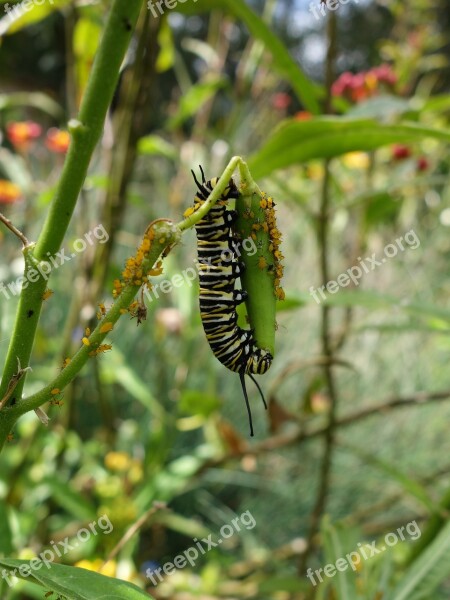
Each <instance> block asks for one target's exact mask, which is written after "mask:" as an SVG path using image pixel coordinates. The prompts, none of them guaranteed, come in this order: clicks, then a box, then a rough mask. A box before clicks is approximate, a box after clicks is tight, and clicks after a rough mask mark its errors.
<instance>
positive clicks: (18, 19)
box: [0, 0, 72, 37]
mask: <svg viewBox="0 0 450 600" xmlns="http://www.w3.org/2000/svg"><path fill="white" fill-rule="evenodd" d="M42 1H43V3H42ZM71 1H72V0H41V3H40V4H37V3H35V2H33V1H32V0H24V1H23V2H20V3H19V4H15V5H14V6H13V7H12V8H11V11H10V12H8V14H7V15H6V16H5V17H3V18H2V19H0V37H1V36H2V35H5V34H8V35H9V34H12V33H16V32H17V31H20V30H21V29H24V27H28V26H29V25H33V24H34V23H38V22H39V21H42V20H43V19H45V18H46V17H48V15H50V14H51V13H53V12H55V11H56V10H59V9H60V8H64V7H65V6H67V5H68V4H70V3H71Z"/></svg>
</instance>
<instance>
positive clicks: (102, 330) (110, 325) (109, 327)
mask: <svg viewBox="0 0 450 600" xmlns="http://www.w3.org/2000/svg"><path fill="white" fill-rule="evenodd" d="M113 327H114V324H113V323H111V322H108V323H104V324H103V325H102V326H101V327H100V333H108V331H112V329H113Z"/></svg>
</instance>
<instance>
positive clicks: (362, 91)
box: [331, 64, 397, 103]
mask: <svg viewBox="0 0 450 600" xmlns="http://www.w3.org/2000/svg"><path fill="white" fill-rule="evenodd" d="M396 83H397V76H396V74H395V73H394V72H393V70H392V68H391V67H390V66H389V65H387V64H382V65H380V66H378V67H374V68H373V69H370V70H369V71H362V72H360V73H350V72H349V71H345V72H344V73H342V75H340V76H339V77H338V79H337V80H336V81H335V82H334V83H333V86H332V88H331V92H332V94H333V96H341V97H343V98H346V99H347V100H349V101H350V102H355V103H356V102H361V101H363V100H366V99H367V98H371V97H372V96H375V95H376V94H378V93H379V92H380V91H385V90H386V89H387V90H390V91H392V90H393V88H394V86H395V84H396Z"/></svg>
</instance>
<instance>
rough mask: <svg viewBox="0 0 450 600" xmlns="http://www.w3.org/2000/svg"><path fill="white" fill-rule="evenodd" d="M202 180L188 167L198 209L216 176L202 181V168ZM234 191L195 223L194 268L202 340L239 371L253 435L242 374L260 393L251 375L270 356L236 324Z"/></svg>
mask: <svg viewBox="0 0 450 600" xmlns="http://www.w3.org/2000/svg"><path fill="white" fill-rule="evenodd" d="M200 171H201V174H202V183H200V182H199V181H198V180H197V177H196V176H195V173H194V172H193V171H192V174H193V176H194V181H195V183H196V185H197V188H198V192H197V195H196V197H195V207H194V209H197V208H198V207H199V206H201V205H202V204H203V202H204V201H205V200H206V199H207V197H208V196H209V194H210V193H211V191H212V190H213V188H214V187H215V186H216V184H217V181H218V178H214V179H210V180H209V181H206V179H205V175H204V172H203V169H202V168H201V167H200ZM237 196H238V190H237V187H236V184H235V183H234V181H233V179H230V182H229V184H228V186H227V188H226V189H225V190H224V192H223V194H222V196H221V197H220V199H219V200H218V201H217V202H216V204H215V205H214V206H213V208H212V209H211V210H210V211H209V212H208V214H207V215H206V216H205V217H204V218H203V219H201V220H200V221H199V222H198V223H197V225H196V226H195V227H196V230H197V240H198V269H199V282H200V314H201V318H202V323H203V329H204V330H205V334H206V338H207V340H208V342H209V345H210V347H211V350H212V351H213V353H214V355H215V356H216V358H217V359H218V360H219V361H220V362H221V363H222V364H223V365H224V366H225V367H227V369H230V371H233V372H235V373H238V374H239V377H240V380H241V385H242V391H243V393H244V398H245V404H246V407H247V412H248V419H249V424H250V435H251V436H253V423H252V413H251V409H250V404H249V401H248V396H247V390H246V386H245V379H244V376H245V375H248V376H249V377H250V378H251V379H252V380H253V382H254V383H255V385H256V387H257V388H258V390H259V393H260V394H261V398H262V400H263V403H264V406H265V407H266V408H267V405H266V402H265V400H264V395H263V393H262V391H261V388H260V387H259V385H258V383H257V382H256V380H255V378H254V377H253V374H260V375H262V374H263V373H266V371H268V369H269V367H270V365H271V364H272V355H271V354H270V352H268V351H267V350H263V349H260V348H257V347H256V344H255V340H254V338H253V333H252V331H249V330H245V329H242V328H241V327H239V326H238V324H237V313H236V306H237V305H238V304H240V303H241V302H243V301H244V300H245V299H246V297H247V292H245V291H244V290H236V289H235V283H236V279H237V278H238V277H239V275H240V273H242V270H243V268H244V266H243V264H242V263H240V262H238V260H237V257H236V250H237V245H238V244H239V240H237V239H236V238H235V236H234V234H233V230H232V227H231V226H232V223H233V222H234V221H235V220H236V218H237V213H236V212H235V211H232V210H227V208H226V207H227V203H228V200H229V199H230V198H237Z"/></svg>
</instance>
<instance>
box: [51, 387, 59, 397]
mask: <svg viewBox="0 0 450 600" xmlns="http://www.w3.org/2000/svg"><path fill="white" fill-rule="evenodd" d="M60 391H61V390H60V389H59V388H53V390H52V391H51V392H50V394H51V395H52V396H57V395H58V394H59V393H60Z"/></svg>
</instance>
